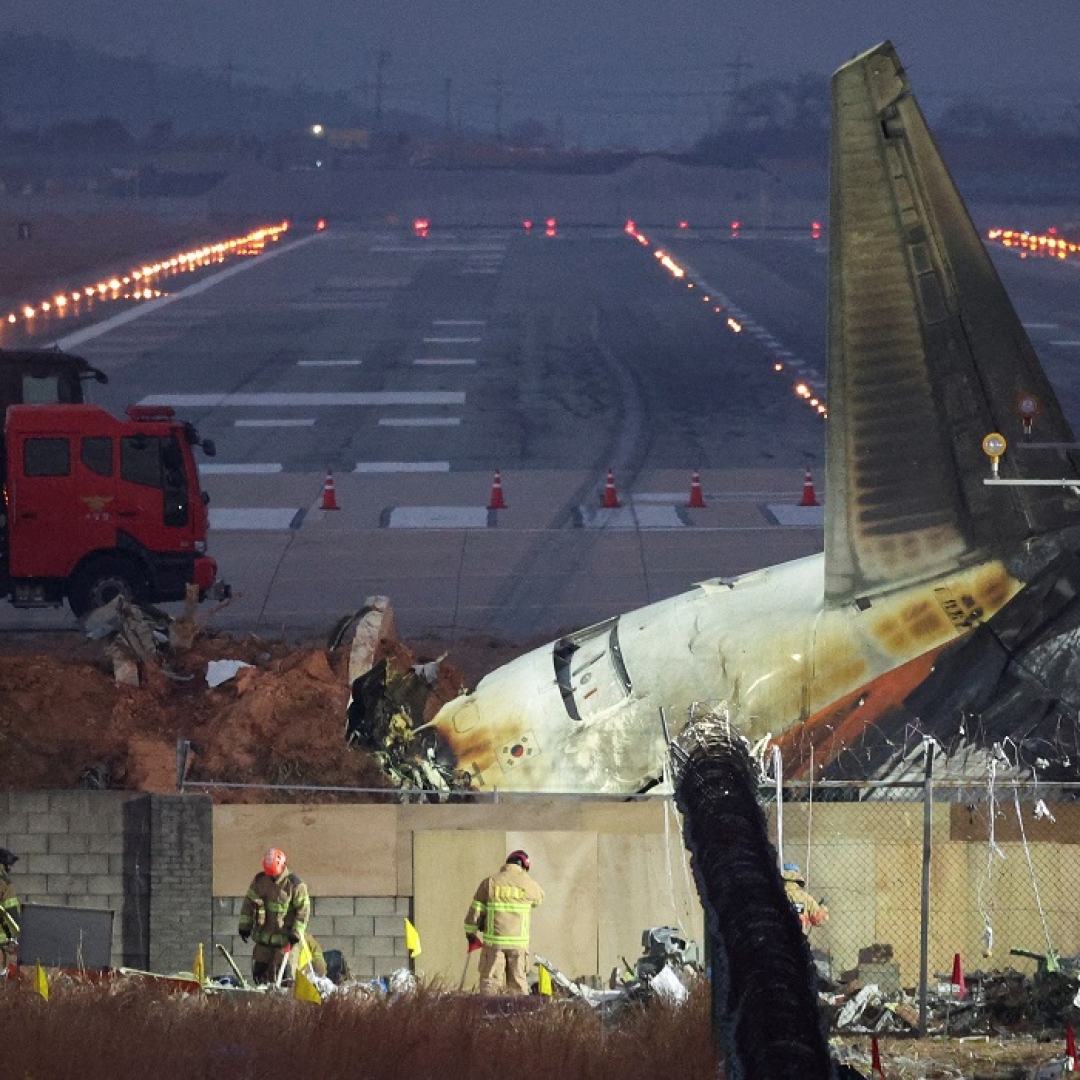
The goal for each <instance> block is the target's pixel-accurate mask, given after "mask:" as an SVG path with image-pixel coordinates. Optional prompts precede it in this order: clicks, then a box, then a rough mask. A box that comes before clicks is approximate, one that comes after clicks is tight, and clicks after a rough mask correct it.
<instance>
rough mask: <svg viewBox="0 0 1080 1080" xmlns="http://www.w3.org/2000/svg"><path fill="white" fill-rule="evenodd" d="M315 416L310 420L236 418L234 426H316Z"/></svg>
mask: <svg viewBox="0 0 1080 1080" xmlns="http://www.w3.org/2000/svg"><path fill="white" fill-rule="evenodd" d="M314 425H315V418H314V417H312V418H311V419H310V420H234V421H233V427H269V428H275V427H314Z"/></svg>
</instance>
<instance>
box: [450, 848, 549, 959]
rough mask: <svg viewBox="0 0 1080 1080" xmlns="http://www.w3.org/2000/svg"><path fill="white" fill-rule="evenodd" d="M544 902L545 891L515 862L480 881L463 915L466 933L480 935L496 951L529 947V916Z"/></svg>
mask: <svg viewBox="0 0 1080 1080" xmlns="http://www.w3.org/2000/svg"><path fill="white" fill-rule="evenodd" d="M543 902H544V890H543V889H541V888H540V886H539V885H537V883H536V882H535V881H533V879H532V878H531V877H529V872H528V871H527V870H523V869H522V868H521V867H520V866H518V865H517V863H507V864H506V865H505V866H503V868H502V869H501V870H500V871H499V872H498V873H497V874H492V876H491V877H489V878H485V879H484V880H483V881H481V882H480V887H479V888H478V889H477V890H476V895H475V896H474V897H473V902H472V903H471V904H470V905H469V910H468V912H467V913H466V915H465V933H466V934H476V933H479V934H480V935H481V937H482V938H483V941H484V944H485V945H491V946H493V947H494V948H496V949H527V948H528V947H529V915H530V914H531V913H532V909H533V908H534V907H536V906H537V905H538V904H542V903H543Z"/></svg>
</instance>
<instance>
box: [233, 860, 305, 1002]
mask: <svg viewBox="0 0 1080 1080" xmlns="http://www.w3.org/2000/svg"><path fill="white" fill-rule="evenodd" d="M310 918H311V900H310V899H309V897H308V890H307V886H306V885H305V884H304V883H303V881H301V880H300V878H299V877H298V876H297V875H296V874H294V873H292V872H290V870H289V867H288V865H287V864H286V861H285V852H284V851H282V850H281V849H280V848H270V849H268V850H267V852H266V854H265V855H263V861H262V870H261V871H259V873H257V874H256V875H255V878H254V880H253V881H252V882H251V885H250V887H249V888H248V891H247V895H246V896H245V897H244V903H243V905H242V906H241V908H240V939H241V940H242V941H245V942H246V941H247V940H248V939H249V938H250V939H252V940H253V941H254V942H255V947H254V949H253V950H252V954H251V977H252V979H254V981H255V983H256V984H259V983H270V982H275V981H276V979H277V974H278V971H279V970H280V968H281V965H282V962H283V960H284V959H285V957H286V956H288V954H289V951H290V950H291V949H292V947H293V946H294V945H299V944H300V943H301V942H302V941H303V940H304V932H305V931H306V930H307V924H308V920H309V919H310Z"/></svg>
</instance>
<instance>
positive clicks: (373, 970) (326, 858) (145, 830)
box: [0, 791, 1080, 986]
mask: <svg viewBox="0 0 1080 1080" xmlns="http://www.w3.org/2000/svg"><path fill="white" fill-rule="evenodd" d="M1050 810H1051V812H1052V813H1053V815H1054V820H1053V821H1051V820H1050V819H1049V818H1047V817H1045V816H1042V817H1039V818H1036V817H1035V816H1034V813H1033V812H1032V809H1031V807H1030V806H1025V807H1024V809H1023V813H1024V820H1023V823H1024V829H1023V830H1021V829H1020V828H1019V824H1018V823H1017V821H1016V814H1015V809H1014V808H1013V806H1012V805H1011V804H1009V803H1005V804H1002V805H1001V806H999V807H998V813H997V816H996V818H995V830H994V836H993V843H992V844H991V837H990V832H989V817H988V815H987V812H986V807H985V805H984V804H973V803H971V804H969V803H952V804H948V803H941V804H938V805H935V807H934V808H933V816H932V821H933V825H932V832H933V856H932V862H931V921H930V964H931V969H932V970H933V971H939V972H944V973H948V972H949V971H950V970H951V964H952V957H953V955H954V954H955V953H957V952H960V953H961V954H962V956H963V957H964V962H965V966H967V967H968V968H972V967H975V966H982V967H1003V966H1006V965H1008V964H1013V965H1014V966H1016V967H1018V968H1020V969H1021V970H1028V971H1031V970H1034V964H1033V963H1032V962H1031V961H1027V960H1023V959H1019V958H1016V957H1013V956H1010V954H1009V950H1010V949H1012V948H1022V949H1029V950H1032V951H1035V952H1039V953H1042V952H1045V951H1046V948H1047V940H1046V938H1047V935H1049V939H1050V944H1051V945H1052V946H1053V947H1054V948H1055V949H1056V950H1057V951H1058V952H1060V953H1061V954H1062V955H1067V956H1071V955H1077V954H1080V916H1078V915H1077V913H1076V907H1075V903H1074V897H1075V885H1074V884H1073V883H1074V882H1075V881H1076V880H1077V876H1078V874H1080V807H1077V806H1073V805H1071V804H1070V805H1062V806H1053V805H1052V806H1051V807H1050ZM922 820H923V809H922V806H921V804H919V803H884V802H876V803H857V804H836V803H829V804H820V805H817V804H816V805H814V806H813V807H809V806H807V805H806V804H793V803H789V804H786V805H785V813H784V858H785V859H786V860H791V861H796V862H798V863H800V864H801V865H802V866H803V868H804V870H808V877H809V888H810V891H811V892H812V893H813V894H814V895H815V896H823V897H824V898H825V900H826V901H827V903H828V906H829V909H830V912H831V917H830V919H829V922H828V923H827V924H826V925H825V926H824V927H821V928H819V929H817V930H814V931H813V932H812V938H811V940H812V943H813V944H814V946H815V947H816V948H818V949H821V950H824V951H827V952H829V953H830V954H831V956H832V958H833V966H834V970H835V971H837V972H839V971H841V970H844V969H847V968H853V967H854V966H855V965H856V962H857V958H858V950H859V949H860V948H863V947H865V946H867V945H870V944H873V943H875V942H883V943H888V944H891V945H892V946H893V949H894V952H895V956H896V960H897V962H898V963H899V964H900V968H901V980H902V982H903V984H904V985H906V986H913V985H914V984H915V982H916V980H917V977H918V955H919V931H920V889H921V869H922ZM271 844H273V845H275V846H280V847H282V848H284V849H285V851H286V852H287V853H288V855H289V859H290V865H291V866H292V868H293V869H294V870H295V871H296V872H297V873H299V874H300V875H301V876H302V877H303V878H304V879H305V880H306V881H307V882H308V884H309V887H310V889H311V892H312V895H313V916H312V923H311V926H312V931H313V932H314V933H315V935H316V936H317V937H318V938H319V940H320V942H321V943H322V945H323V947H324V948H336V949H340V950H341V951H342V952H343V953H344V954H345V957H346V959H347V960H348V962H349V965H350V968H351V969H352V970H353V972H354V974H355V975H356V976H357V977H359V978H371V977H373V976H376V975H386V974H389V973H390V972H391V971H392V970H393V969H394V968H397V967H403V966H406V965H407V964H408V958H407V956H406V952H405V942H404V919H405V918H406V917H409V918H411V919H412V921H413V922H414V923H415V925H416V926H417V928H418V930H419V931H420V935H421V940H422V945H423V952H422V954H421V956H420V958H419V959H418V960H417V962H416V964H415V967H416V969H417V970H418V971H421V972H422V973H423V974H424V975H426V976H428V977H436V978H440V979H442V980H443V981H444V982H446V983H448V984H450V985H453V986H456V985H457V984H458V982H459V980H460V979H461V977H462V968H463V964H464V960H465V948H464V938H463V934H462V922H463V918H464V915H465V910H466V908H467V906H468V904H469V901H470V899H471V897H472V894H473V891H474V889H475V888H476V885H477V884H478V883H479V881H480V879H481V878H482V877H484V876H486V875H487V874H490V873H492V872H493V871H494V870H495V869H497V867H498V866H499V864H500V863H501V861H502V859H503V858H504V856H505V855H506V853H507V852H508V851H510V850H512V849H513V848H516V847H524V848H525V849H526V850H528V851H529V852H530V854H531V855H532V858H533V870H534V876H535V877H536V878H537V880H538V881H539V882H540V883H541V884H542V885H543V887H544V888H545V890H546V891H547V901H546V903H545V904H544V906H543V907H542V908H541V909H540V910H539V911H538V912H537V913H536V916H535V919H534V924H533V948H534V951H535V952H537V953H540V954H542V955H545V956H547V957H548V958H549V959H550V960H552V961H553V962H554V963H556V964H557V965H558V966H559V967H560V968H562V969H563V970H564V971H566V972H567V973H568V974H570V975H573V976H582V975H599V976H601V977H602V978H604V979H606V978H607V976H608V974H609V973H610V971H611V969H612V968H613V967H615V966H617V965H618V964H619V963H620V962H621V960H622V959H623V958H625V959H626V960H628V961H629V962H630V963H631V964H632V963H633V962H634V960H635V959H636V957H637V956H638V955H639V954H640V945H641V932H642V930H644V929H646V928H648V927H650V926H656V925H663V924H667V925H674V926H681V927H682V928H683V929H684V930H685V932H687V933H688V934H689V935H690V936H691V937H697V936H699V935H700V934H701V911H700V906H699V905H698V903H697V898H696V894H695V892H694V889H693V885H692V882H691V879H690V874H689V870H688V867H687V864H686V861H685V857H684V854H683V852H682V846H681V834H680V823H679V821H678V819H677V816H676V815H675V813H674V811H673V810H672V809H671V807H670V804H668V803H666V802H665V801H664V800H661V799H654V800H649V801H646V802H637V803H625V802H608V801H587V800H581V799H562V800H559V799H550V798H540V797H533V798H529V797H517V798H504V799H503V800H502V801H501V802H499V803H498V804H482V805H457V804H455V805H448V806H437V805H430V804H424V805H393V806H302V805H293V804H289V805H265V806H217V807H212V806H211V804H210V803H209V801H208V800H207V799H206V798H205V797H203V796H191V795H176V796H158V795H143V794H137V793H127V792H108V791H105V792H72V791H68V792H4V793H0V845H3V846H5V847H8V848H11V849H12V850H13V851H15V852H16V854H18V855H20V857H21V858H20V861H19V863H18V864H17V865H16V867H15V872H14V874H13V880H14V883H15V887H16V889H17V891H18V892H19V895H20V896H21V897H22V898H23V900H24V901H25V902H30V903H34V902H36V903H43V904H44V903H47V904H59V905H64V906H68V907H79V908H99V909H109V910H112V911H114V912H115V913H116V918H115V920H114V936H113V963H114V964H116V965H118V966H119V965H126V966H131V967H140V968H146V967H150V968H153V969H154V970H157V971H177V970H187V969H190V967H191V964H192V961H193V958H194V955H195V950H196V948H197V946H198V944H199V942H203V943H204V944H205V945H206V947H207V948H206V951H207V960H208V963H209V966H210V968H211V970H212V971H213V972H214V973H215V974H224V973H225V972H226V970H227V967H226V965H225V963H224V961H223V960H222V958H221V957H220V956H219V955H218V954H217V951H216V950H215V949H213V948H212V947H211V945H212V944H217V943H221V944H223V945H225V946H226V947H228V948H229V949H230V950H232V951H234V952H235V953H236V954H237V956H238V959H239V962H240V964H241V967H242V969H244V970H247V968H248V966H249V959H248V957H249V955H250V947H245V948H240V943H239V939H238V938H237V937H236V936H235V935H236V926H237V921H238V916H239V905H240V901H241V898H242V896H243V893H244V892H245V891H246V889H247V886H248V883H249V882H250V880H251V878H252V876H253V875H254V873H255V872H256V871H257V870H258V868H259V864H260V861H261V857H262V852H263V850H264V849H265V848H266V847H268V846H270V845H271ZM1044 920H1045V931H1044ZM988 927H989V928H990V929H992V930H993V936H994V948H993V955H992V956H984V955H983V952H984V948H985V944H986V941H985V932H986V930H987V928H988ZM474 981H475V961H474V963H473V965H472V970H471V971H470V972H469V973H468V978H467V984H468V985H471V984H472V983H473V982H474Z"/></svg>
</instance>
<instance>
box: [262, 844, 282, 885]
mask: <svg viewBox="0 0 1080 1080" xmlns="http://www.w3.org/2000/svg"><path fill="white" fill-rule="evenodd" d="M284 869H285V852H284V851H282V850H281V848H276V847H272V848H267V849H266V854H265V855H264V856H263V873H264V874H266V875H267V876H268V877H274V878H276V877H280V876H281V871H282V870H284Z"/></svg>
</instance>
